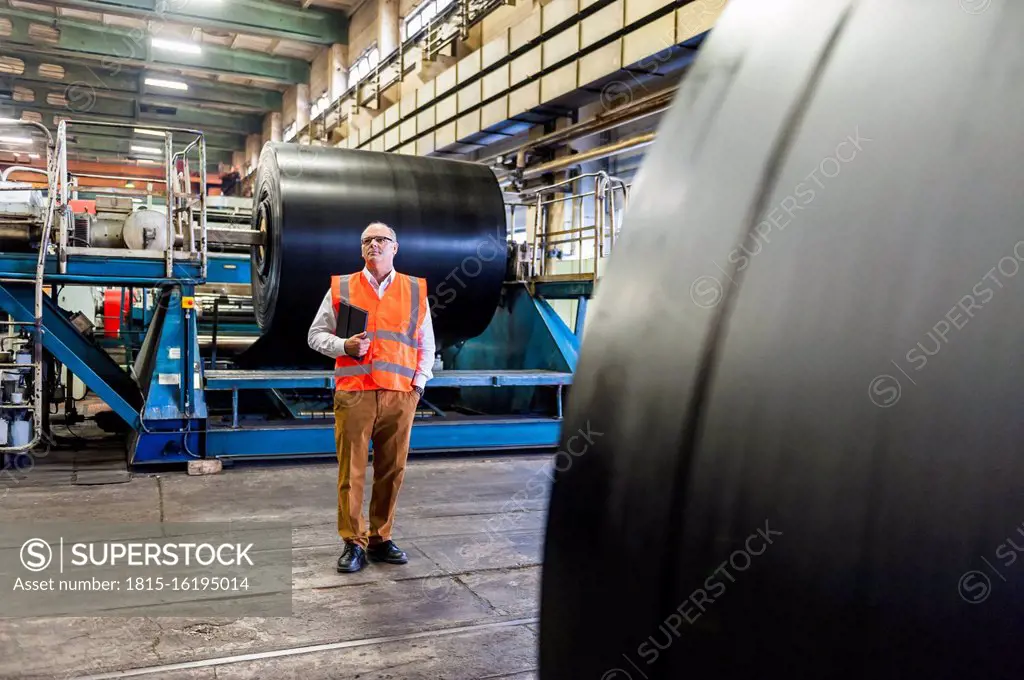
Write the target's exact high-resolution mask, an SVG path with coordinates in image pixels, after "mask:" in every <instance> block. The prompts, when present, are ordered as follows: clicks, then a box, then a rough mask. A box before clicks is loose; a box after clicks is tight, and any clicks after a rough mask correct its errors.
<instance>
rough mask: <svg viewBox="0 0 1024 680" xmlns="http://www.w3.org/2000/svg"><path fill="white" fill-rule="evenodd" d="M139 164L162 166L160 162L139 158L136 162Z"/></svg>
mask: <svg viewBox="0 0 1024 680" xmlns="http://www.w3.org/2000/svg"><path fill="white" fill-rule="evenodd" d="M136 162H137V163H144V164H146V165H160V161H153V160H150V159H148V158H139V159H138V160H136Z"/></svg>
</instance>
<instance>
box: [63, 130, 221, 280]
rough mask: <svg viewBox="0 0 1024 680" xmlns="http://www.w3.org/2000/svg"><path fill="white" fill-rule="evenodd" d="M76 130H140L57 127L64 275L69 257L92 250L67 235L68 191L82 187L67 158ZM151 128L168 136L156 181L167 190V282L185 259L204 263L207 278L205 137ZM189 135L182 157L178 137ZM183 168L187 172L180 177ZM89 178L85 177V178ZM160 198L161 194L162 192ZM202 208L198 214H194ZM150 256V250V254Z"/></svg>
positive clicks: (132, 253)
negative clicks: (195, 183)
mask: <svg viewBox="0 0 1024 680" xmlns="http://www.w3.org/2000/svg"><path fill="white" fill-rule="evenodd" d="M74 125H90V126H102V127H113V128H135V127H137V125H136V124H126V123H107V122H98V121H75V120H69V119H64V120H62V121H60V123H59V124H58V126H57V144H56V149H57V154H56V156H57V161H56V172H55V173H54V174H55V175H56V177H57V184H58V186H59V192H60V209H59V224H58V238H57V242H56V244H55V245H56V248H57V263H58V265H57V266H58V271H59V272H60V273H61V274H64V273H66V272H67V257H68V255H69V254H76V253H87V252H88V248H82V247H75V246H70V245H68V230H69V228H70V227H71V225H73V223H74V216H73V215H72V213H71V208H70V204H69V192H70V191H71V190H72V187H73V186H77V177H78V176H77V175H72V174H70V173H69V172H68V158H67V131H68V128H69V127H72V126H74ZM146 129H148V130H154V131H161V132H163V133H164V145H163V150H162V151H163V156H164V179H163V180H158V179H152V180H148V181H152V182H154V183H157V184H163V185H164V187H165V189H164V191H163V192H162V194H163V196H164V197H165V199H166V207H167V219H166V238H167V243H166V245H165V246H164V249H163V259H164V262H165V275H166V276H167V278H173V276H174V262H175V260H176V259H177V260H186V261H190V262H194V261H196V260H197V259H198V260H199V263H200V271H201V273H200V277H201V278H202V279H205V278H206V275H207V271H208V267H209V262H208V259H207V252H206V242H207V234H206V136H205V135H204V134H203V133H202V132H201V131H199V130H191V129H188V128H175V127H164V126H159V125H149V124H147V125H146ZM175 133H179V134H184V135H186V136H187V138H192V139H191V141H190V142H189V143H188V144H186V146H185V147H184V148H183V149H182V150H181V151H178V152H175V151H174V134H175ZM193 150H196V152H197V155H198V161H199V187H198V190H197V191H196V192H193V191H192V175H191V172H190V170H189V162H188V159H189V153H190V152H191V151H193ZM179 164H180V166H181V168H182V171H183V172H182V173H179V172H178V167H179ZM82 176H83V177H84V176H87V175H85V174H83V175H82ZM156 195H160V194H159V193H158V194H156ZM196 208H198V215H196V214H195V211H196ZM196 222H198V225H199V242H198V243H196V234H195V227H194V226H193V225H194V224H195V223H196ZM179 236H180V237H181V240H182V249H181V250H177V249H176V245H177V239H178V237H179ZM150 253H151V251H145V253H144V254H145V255H147V256H148V255H150ZM103 254H104V255H105V256H110V257H137V256H139V255H140V254H143V253H140V251H136V250H130V249H124V250H116V249H113V250H107V249H105V250H104V251H103Z"/></svg>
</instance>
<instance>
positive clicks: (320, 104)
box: [309, 92, 331, 119]
mask: <svg viewBox="0 0 1024 680" xmlns="http://www.w3.org/2000/svg"><path fill="white" fill-rule="evenodd" d="M330 103H331V102H330V97H328V96H327V93H326V92H324V93H323V94H322V95H320V97H319V99H317V100H316V101H315V102H313V108H311V109H310V110H309V117H310V118H311V119H312V118H316V117H317V116H319V115H320V114H321V113H323V112H324V111H326V110H327V107H328V106H330Z"/></svg>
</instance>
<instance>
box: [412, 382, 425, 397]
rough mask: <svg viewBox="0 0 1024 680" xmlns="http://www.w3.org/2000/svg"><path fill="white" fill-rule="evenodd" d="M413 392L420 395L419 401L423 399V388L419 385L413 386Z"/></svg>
mask: <svg viewBox="0 0 1024 680" xmlns="http://www.w3.org/2000/svg"><path fill="white" fill-rule="evenodd" d="M412 391H413V392H415V393H416V394H417V395H419V396H418V397H417V399H422V398H423V388H422V387H420V386H419V385H413V386H412Z"/></svg>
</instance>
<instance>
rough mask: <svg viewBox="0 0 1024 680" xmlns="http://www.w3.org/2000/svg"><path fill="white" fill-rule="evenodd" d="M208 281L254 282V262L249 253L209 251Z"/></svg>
mask: <svg viewBox="0 0 1024 680" xmlns="http://www.w3.org/2000/svg"><path fill="white" fill-rule="evenodd" d="M206 283H237V284H243V285H249V284H250V283H252V264H251V260H250V258H249V256H248V255H234V254H231V253H220V254H214V253H209V255H208V258H207V264H206Z"/></svg>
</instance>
